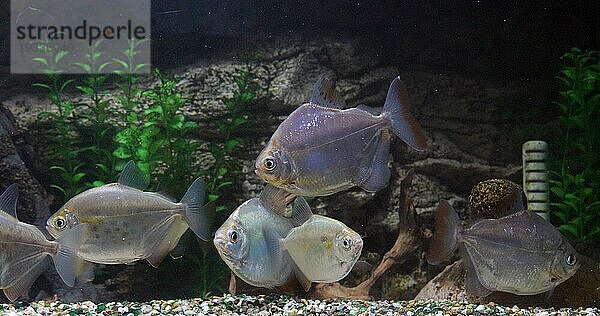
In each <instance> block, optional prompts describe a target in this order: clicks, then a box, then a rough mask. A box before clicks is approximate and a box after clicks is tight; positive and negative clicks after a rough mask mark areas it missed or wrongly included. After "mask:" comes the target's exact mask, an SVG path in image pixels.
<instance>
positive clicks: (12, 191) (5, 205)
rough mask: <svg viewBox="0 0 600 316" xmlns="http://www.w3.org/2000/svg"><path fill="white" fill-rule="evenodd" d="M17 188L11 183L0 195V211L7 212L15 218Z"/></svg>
mask: <svg viewBox="0 0 600 316" xmlns="http://www.w3.org/2000/svg"><path fill="white" fill-rule="evenodd" d="M18 194H19V188H18V186H17V184H16V183H13V184H11V185H9V186H8V188H6V190H4V192H3V193H2V195H0V213H4V214H8V215H10V216H12V217H14V219H17V196H18Z"/></svg>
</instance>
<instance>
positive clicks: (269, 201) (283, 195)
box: [259, 184, 296, 215]
mask: <svg viewBox="0 0 600 316" xmlns="http://www.w3.org/2000/svg"><path fill="white" fill-rule="evenodd" d="M295 197H296V196H295V195H294V194H292V193H290V192H287V191H285V190H284V189H280V188H276V187H274V186H272V185H270V184H267V185H266V186H265V187H264V188H263V190H262V191H261V192H260V196H259V199H260V202H261V203H262V205H263V206H264V207H265V208H267V209H268V210H269V211H272V212H275V213H277V214H279V215H283V214H284V213H285V208H286V207H287V205H288V204H289V203H290V202H291V201H292V200H293V199H294V198H295Z"/></svg>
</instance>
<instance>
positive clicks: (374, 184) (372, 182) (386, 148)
mask: <svg viewBox="0 0 600 316" xmlns="http://www.w3.org/2000/svg"><path fill="white" fill-rule="evenodd" d="M390 140H391V135H390V133H389V131H387V130H383V131H382V132H381V136H380V137H376V138H375V139H374V140H373V141H377V149H376V150H375V155H374V156H373V160H371V161H369V162H370V165H369V164H366V165H365V166H363V167H361V168H360V169H359V170H360V171H359V176H358V179H359V183H357V185H358V186H359V187H361V188H362V189H364V190H365V191H368V192H377V191H379V190H381V189H382V188H383V187H385V185H386V184H387V183H388V182H389V181H390V175H391V174H390V168H389V167H388V155H389V153H390Z"/></svg>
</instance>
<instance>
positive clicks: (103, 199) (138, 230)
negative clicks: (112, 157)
mask: <svg viewBox="0 0 600 316" xmlns="http://www.w3.org/2000/svg"><path fill="white" fill-rule="evenodd" d="M145 187H146V183H145V180H144V175H143V174H142V172H141V171H140V170H139V169H138V168H137V166H136V165H135V163H133V162H132V161H130V162H129V163H128V164H127V165H126V166H125V168H124V169H123V172H122V174H121V176H120V178H119V181H118V183H111V184H107V185H103V186H101V187H97V188H92V189H89V190H87V191H84V192H82V193H80V194H79V195H77V196H75V197H73V198H72V199H70V200H69V201H67V203H65V205H64V206H63V207H62V208H61V209H60V210H59V211H58V212H56V213H55V214H54V215H52V216H51V217H50V218H49V219H48V221H47V226H46V227H47V229H48V231H49V232H50V234H51V235H52V236H54V237H55V238H58V237H60V236H62V235H63V234H64V233H65V232H68V231H69V230H71V229H73V228H76V227H78V226H79V225H80V224H86V230H85V237H84V241H83V243H82V245H81V247H80V248H79V252H78V255H79V256H80V257H81V258H83V259H85V260H86V261H89V262H94V263H103V264H120V263H126V264H127V263H132V262H134V261H136V260H143V259H146V260H148V262H149V263H150V264H151V265H152V266H154V267H157V266H158V265H159V264H160V263H161V261H162V260H163V259H164V257H165V256H166V255H167V254H168V253H169V252H170V251H171V250H172V249H173V248H175V246H176V245H177V243H178V241H179V238H180V237H181V235H183V233H185V231H186V230H187V228H188V227H189V228H191V229H192V231H193V232H194V233H195V234H196V235H197V236H198V237H199V238H200V239H203V240H208V237H209V232H208V224H207V220H206V215H205V212H204V206H203V203H204V183H203V182H202V179H200V178H197V179H196V180H195V181H194V182H193V183H192V185H191V186H190V187H189V189H188V191H187V192H186V193H185V195H184V197H183V198H182V199H181V202H179V203H176V202H173V201H171V200H170V199H168V198H166V197H165V196H163V195H161V194H158V193H154V192H144V191H142V190H143V189H144V188H145Z"/></svg>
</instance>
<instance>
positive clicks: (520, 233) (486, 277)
mask: <svg viewBox="0 0 600 316" xmlns="http://www.w3.org/2000/svg"><path fill="white" fill-rule="evenodd" d="M457 248H458V249H459V253H460V256H461V258H462V259H463V262H464V264H465V267H466V270H467V276H466V282H465V287H466V290H467V292H468V293H470V294H473V295H476V296H488V295H489V294H490V293H491V292H492V291H502V292H509V293H513V294H518V295H533V294H539V293H543V292H547V291H552V290H553V289H554V287H556V286H557V285H558V284H560V283H562V282H564V281H565V280H567V279H568V278H570V277H571V276H573V275H574V274H575V272H576V271H577V269H578V268H579V266H580V264H579V262H578V260H577V256H578V255H577V253H576V252H575V250H574V249H573V247H572V246H571V245H570V244H569V243H568V242H567V241H566V239H565V238H564V237H563V236H562V235H561V234H560V232H558V230H557V229H556V228H555V227H554V226H552V224H550V223H549V222H548V221H546V220H545V219H543V218H542V217H540V216H539V215H537V214H535V213H534V212H530V211H527V210H522V211H519V212H517V213H514V214H511V215H508V216H505V217H502V218H498V219H483V220H480V221H478V222H476V223H475V224H473V225H472V226H471V227H469V228H462V227H461V225H460V219H459V217H458V214H457V213H456V211H454V209H453V208H452V207H451V206H450V204H448V202H447V201H444V200H443V201H441V202H440V204H439V205H438V207H437V210H436V214H435V233H434V235H433V237H432V240H431V243H430V248H429V251H428V254H427V260H428V261H429V263H431V264H440V263H442V262H444V261H446V260H448V259H450V258H451V257H452V254H453V253H454V251H455V250H456V249H457Z"/></svg>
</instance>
